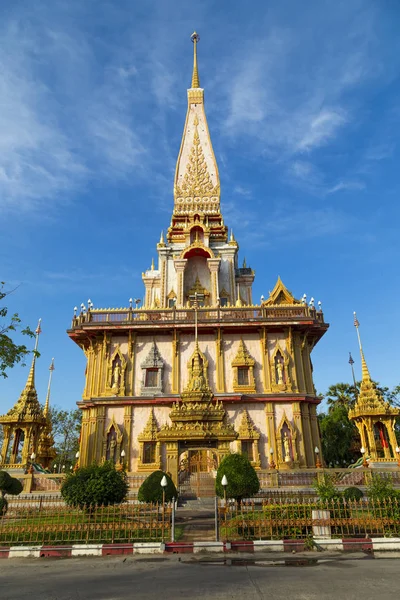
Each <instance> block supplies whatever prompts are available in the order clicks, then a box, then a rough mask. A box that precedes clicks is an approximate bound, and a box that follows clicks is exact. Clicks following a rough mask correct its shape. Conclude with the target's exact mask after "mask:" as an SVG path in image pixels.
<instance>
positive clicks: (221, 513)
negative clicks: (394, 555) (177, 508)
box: [218, 497, 400, 549]
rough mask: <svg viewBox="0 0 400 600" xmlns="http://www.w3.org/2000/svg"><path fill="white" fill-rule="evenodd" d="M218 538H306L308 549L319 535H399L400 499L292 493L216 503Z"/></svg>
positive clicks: (325, 536)
mask: <svg viewBox="0 0 400 600" xmlns="http://www.w3.org/2000/svg"><path fill="white" fill-rule="evenodd" d="M218 527H219V533H220V539H221V540H224V541H234V540H293V539H301V540H307V541H308V543H309V545H310V549H311V548H312V546H313V545H314V543H317V541H318V540H321V539H329V538H342V539H343V538H356V539H357V538H359V540H360V543H362V541H363V540H364V541H365V538H371V537H386V536H398V535H400V501H399V499H398V498H396V497H392V498H390V497H389V498H385V499H382V500H380V501H379V500H375V501H373V500H366V499H361V500H359V501H349V500H345V499H344V498H337V499H335V500H330V501H325V502H322V501H315V500H308V501H305V500H304V499H296V498H293V497H291V498H286V499H284V498H280V499H277V498H276V497H273V498H253V499H250V500H244V501H242V502H241V503H238V502H234V501H227V503H226V504H225V502H224V501H223V500H220V501H219V503H218Z"/></svg>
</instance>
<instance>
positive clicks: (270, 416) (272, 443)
mask: <svg viewBox="0 0 400 600" xmlns="http://www.w3.org/2000/svg"><path fill="white" fill-rule="evenodd" d="M265 413H266V417H267V436H268V463H269V462H270V460H271V454H270V452H269V450H270V449H271V448H272V449H273V451H274V454H273V457H274V461H275V463H276V464H278V461H279V456H278V447H277V444H276V431H275V411H274V403H273V402H267V403H266V405H265Z"/></svg>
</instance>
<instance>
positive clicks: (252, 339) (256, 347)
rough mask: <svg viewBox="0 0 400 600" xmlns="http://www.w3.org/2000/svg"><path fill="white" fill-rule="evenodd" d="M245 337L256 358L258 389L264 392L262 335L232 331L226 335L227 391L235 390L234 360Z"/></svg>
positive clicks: (255, 377)
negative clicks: (243, 334)
mask: <svg viewBox="0 0 400 600" xmlns="http://www.w3.org/2000/svg"><path fill="white" fill-rule="evenodd" d="M241 339H243V341H244V343H245V346H246V348H247V350H248V351H249V354H250V356H251V357H252V358H254V360H255V361H256V362H255V365H254V379H255V382H256V391H257V392H259V393H263V391H264V389H263V384H262V371H261V369H262V366H261V348H260V336H259V334H258V333H246V335H245V336H242V335H240V334H239V333H238V334H235V333H230V334H229V335H226V336H224V361H225V385H226V391H227V392H233V368H232V362H233V360H234V359H235V358H236V355H237V353H238V350H239V344H240V340H241Z"/></svg>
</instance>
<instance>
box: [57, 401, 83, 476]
mask: <svg viewBox="0 0 400 600" xmlns="http://www.w3.org/2000/svg"><path fill="white" fill-rule="evenodd" d="M50 419H51V423H52V428H53V436H54V441H55V450H56V452H57V455H56V457H55V458H54V460H53V464H56V465H57V466H58V469H57V470H58V471H60V470H61V468H62V465H65V467H66V470H68V468H69V467H70V465H72V464H74V462H75V454H76V452H77V451H78V449H79V436H80V431H81V423H82V411H81V410H80V408H77V409H73V410H63V409H61V408H58V407H56V406H53V407H50Z"/></svg>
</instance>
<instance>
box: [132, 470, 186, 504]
mask: <svg viewBox="0 0 400 600" xmlns="http://www.w3.org/2000/svg"><path fill="white" fill-rule="evenodd" d="M164 475H165V477H166V478H167V485H166V487H165V501H166V502H171V500H172V498H175V500H176V499H177V498H178V491H177V489H176V487H175V484H174V482H173V481H172V479H171V477H170V476H169V475H167V473H164V471H154V472H153V473H151V475H149V476H148V477H147V478H146V479H145V480H144V481H143V483H142V485H141V486H140V488H139V491H138V500H139V502H154V503H155V502H159V503H161V502H162V501H163V489H162V487H161V479H162V478H163V477H164Z"/></svg>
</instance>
